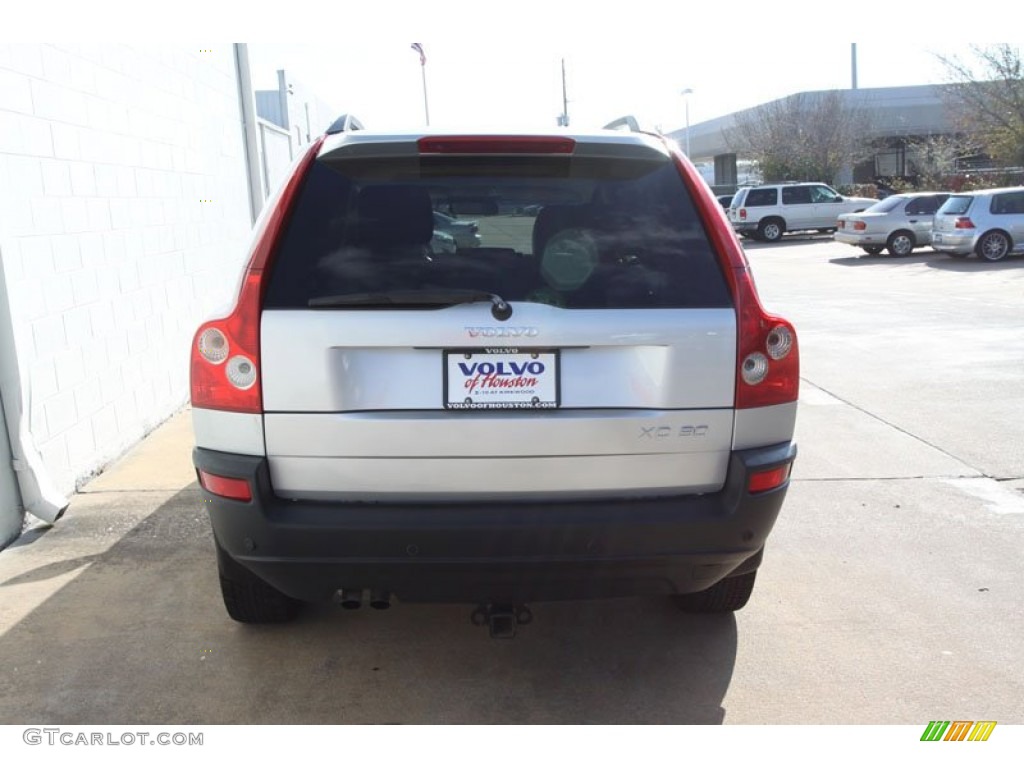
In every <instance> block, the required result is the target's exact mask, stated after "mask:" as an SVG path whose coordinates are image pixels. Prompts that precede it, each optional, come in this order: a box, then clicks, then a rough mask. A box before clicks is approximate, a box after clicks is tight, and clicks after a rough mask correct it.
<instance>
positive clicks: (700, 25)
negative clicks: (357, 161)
mask: <svg viewBox="0 0 1024 768" xmlns="http://www.w3.org/2000/svg"><path fill="white" fill-rule="evenodd" d="M1013 7H1015V6H1014V5H1013V3H1005V2H1000V0H974V2H972V3H970V4H969V5H964V3H963V2H962V0H928V2H927V3H926V4H925V5H923V6H922V5H920V4H913V3H911V4H894V3H863V2H851V1H850V0H845V2H844V1H842V0H772V2H765V0H727V1H722V0H708V1H707V2H700V1H699V0H691V1H690V2H687V1H686V0H588V1H584V0H302V2H283V0H175V3H174V4H173V6H154V5H152V4H145V3H139V2H138V0H90V2H89V3H79V2H73V1H72V0H51V2H49V3H7V4H6V5H5V10H4V14H3V20H4V23H3V25H2V26H0V37H6V38H8V39H23V40H43V41H46V40H57V39H70V38H74V39H76V40H79V41H81V42H97V41H100V40H130V41H132V42H135V43H154V44H155V43H157V42H161V41H167V40H170V41H176V42H179V43H180V42H182V41H183V40H190V41H194V42H195V43H196V44H199V45H200V46H201V45H202V44H204V43H215V42H219V43H220V44H224V43H226V42H228V41H240V42H248V44H249V52H250V61H251V65H252V69H253V73H254V79H255V85H256V87H258V88H276V86H277V81H276V75H275V73H276V71H277V70H278V69H285V70H288V71H289V72H290V74H291V75H292V77H294V78H296V79H298V80H300V81H302V82H304V83H305V84H306V85H307V86H309V87H311V88H312V89H313V90H314V91H315V92H316V93H317V95H318V96H319V97H320V98H321V99H323V100H324V101H326V102H327V103H328V104H330V105H331V106H332V107H333V108H335V109H336V110H338V112H339V113H341V112H351V113H352V114H355V115H356V116H357V117H359V118H360V119H361V120H362V121H363V122H364V123H366V124H367V126H368V127H371V128H387V127H414V126H417V125H421V124H422V122H423V117H424V113H423V88H422V80H421V68H420V64H419V56H418V54H417V53H416V52H415V51H413V50H412V49H411V47H410V46H411V44H412V43H414V42H418V43H421V44H422V45H423V46H424V49H425V50H426V54H427V66H426V75H427V95H428V98H429V104H430V116H431V123H432V124H433V125H434V126H463V127H481V128H515V127H541V128H544V127H552V126H554V125H555V120H556V117H557V115H558V114H559V113H560V112H561V111H562V83H561V60H562V59H563V58H564V60H565V64H566V76H567V86H568V96H569V116H570V119H571V121H572V125H573V126H576V127H595V126H600V125H603V124H604V123H607V122H609V121H611V120H613V119H615V118H617V117H620V116H622V115H624V114H632V115H635V116H637V117H638V118H640V119H641V121H642V122H643V123H644V124H645V125H647V126H649V127H659V128H661V129H662V130H665V131H670V130H674V129H678V128H681V127H683V125H684V124H685V114H686V109H685V106H686V105H685V100H684V98H683V96H681V95H680V92H681V91H682V90H683V89H686V88H690V89H693V93H692V94H691V95H690V97H689V106H690V122H691V124H696V123H699V122H701V121H703V120H708V119H711V118H714V117H718V116H721V115H723V114H728V113H730V112H733V111H736V110H738V109H743V108H745V107H750V106H754V105H756V104H760V103H763V102H765V101H770V100H772V99H775V98H779V97H782V96H786V95H788V94H791V93H797V92H800V91H807V90H820V89H830V88H847V87H849V86H850V80H851V71H850V70H851V67H850V40H851V38H854V39H856V38H860V39H861V40H865V39H869V40H870V39H873V40H875V41H876V42H859V43H858V60H859V84H860V86H861V87H863V88H869V87H882V86H895V85H921V84H926V83H938V82H943V81H945V79H946V78H945V70H944V69H943V67H942V66H941V65H940V63H939V61H938V59H937V57H936V54H937V53H942V54H947V55H948V54H956V53H961V54H964V55H966V54H968V53H969V51H968V44H967V43H957V42H953V41H951V40H950V39H949V35H956V34H958V33H960V31H961V29H966V30H967V31H968V32H970V31H972V30H974V29H980V28H981V27H978V26H977V25H972V23H971V21H972V19H984V21H985V25H984V31H992V30H995V31H996V32H999V31H1000V30H1001V29H1004V28H1008V29H1014V30H1015V28H1014V27H1013V25H1012V24H1009V25H1007V24H1003V25H1001V23H1000V20H1005V21H1006V22H1007V23H1009V22H1015V21H1016V20H1017V19H1019V16H1020V13H1019V12H1018V11H1012V10H1010V9H1011V8H1013ZM4 32H6V33H7V34H4ZM943 35H945V36H946V37H943ZM270 40H298V41H302V42H297V43H271V42H257V41H270ZM1017 45H1018V46H1020V45H1021V44H1020V43H1017Z"/></svg>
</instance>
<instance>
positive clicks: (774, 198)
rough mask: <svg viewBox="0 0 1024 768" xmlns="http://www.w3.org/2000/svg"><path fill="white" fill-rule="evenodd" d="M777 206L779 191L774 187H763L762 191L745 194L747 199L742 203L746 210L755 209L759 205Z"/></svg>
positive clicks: (757, 190) (753, 190)
mask: <svg viewBox="0 0 1024 768" xmlns="http://www.w3.org/2000/svg"><path fill="white" fill-rule="evenodd" d="M778 204H779V191H778V190H777V189H776V188H775V187H765V188H763V189H752V190H750V191H749V192H747V199H746V200H744V201H743V205H745V206H747V207H748V208H756V207H758V206H761V205H778Z"/></svg>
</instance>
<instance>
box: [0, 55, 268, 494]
mask: <svg viewBox="0 0 1024 768" xmlns="http://www.w3.org/2000/svg"><path fill="white" fill-rule="evenodd" d="M207 48H210V46H209V45H208V44H204V45H200V44H196V45H195V46H185V45H175V46H138V47H135V46H131V45H100V44H96V45H85V44H81V45H62V44H53V45H38V44H36V45H18V44H0V255H2V258H3V269H4V278H5V279H6V283H7V290H8V294H9V296H10V300H11V305H12V308H11V312H12V320H13V324H14V327H15V336H16V340H17V349H18V355H19V358H20V363H21V366H22V368H23V369H25V370H27V371H28V379H29V383H30V389H31V393H30V397H31V421H30V423H31V427H32V431H33V434H34V437H35V440H36V445H37V448H38V449H39V451H40V453H41V454H42V456H43V459H44V462H45V465H46V467H47V469H48V470H49V471H50V473H51V475H52V477H53V479H54V481H55V483H56V484H57V486H58V487H59V488H61V489H62V490H63V491H65V492H70V491H72V490H74V488H75V486H76V484H77V483H78V482H79V481H81V480H82V479H83V478H85V477H87V476H89V475H90V474H92V473H94V472H95V471H96V470H97V469H98V468H100V467H102V466H103V465H104V464H105V463H106V462H108V461H109V460H111V459H112V458H114V457H116V456H117V455H119V454H120V453H122V452H123V451H124V450H125V449H126V448H128V447H129V446H131V445H132V444H133V443H134V442H136V441H137V440H138V439H139V438H140V437H142V436H143V435H144V434H145V433H146V432H148V431H149V430H150V429H152V428H153V427H154V426H155V425H157V424H159V423H160V422H161V421H162V420H164V419H165V418H167V417H168V416H169V415H170V414H171V413H172V412H173V411H174V410H175V409H177V408H178V407H180V406H181V405H182V404H183V403H185V402H186V400H187V397H188V347H189V343H190V341H191V334H192V332H193V331H194V329H195V327H196V326H197V325H198V323H199V321H200V320H201V319H202V318H203V317H204V316H206V315H207V314H208V313H209V312H211V311H213V310H215V309H217V308H219V307H220V306H222V305H224V304H225V303H227V302H228V301H229V300H230V298H231V294H232V292H233V290H234V288H235V287H236V284H237V279H236V278H237V270H238V268H239V266H240V264H241V262H242V260H243V259H244V257H245V254H246V249H247V245H248V242H249V231H250V218H249V202H248V196H247V195H248V193H247V186H246V168H245V154H244V147H243V136H242V128H241V117H240V107H239V98H238V91H237V81H236V75H235V67H234V51H233V48H232V46H230V45H220V46H213V48H212V52H209V53H207V52H201V49H207Z"/></svg>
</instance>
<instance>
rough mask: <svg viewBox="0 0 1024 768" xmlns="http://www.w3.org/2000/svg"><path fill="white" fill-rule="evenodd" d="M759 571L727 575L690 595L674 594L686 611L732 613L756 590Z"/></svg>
mask: <svg viewBox="0 0 1024 768" xmlns="http://www.w3.org/2000/svg"><path fill="white" fill-rule="evenodd" d="M756 578H757V571H751V572H750V573H744V574H740V575H739V576H727V577H726V578H724V579H722V580H721V581H720V582H718V583H717V584H715V585H714V586H713V587H708V588H707V589H705V590H703V591H702V592H694V593H693V594H689V595H673V596H672V599H673V600H674V601H675V604H676V606H677V607H678V608H679V610H681V611H683V612H685V613H731V612H732V611H738V610H739V609H740V608H742V607H743V606H745V605H746V604H747V601H748V600H749V599H750V594H751V592H753V591H754V580H755V579H756Z"/></svg>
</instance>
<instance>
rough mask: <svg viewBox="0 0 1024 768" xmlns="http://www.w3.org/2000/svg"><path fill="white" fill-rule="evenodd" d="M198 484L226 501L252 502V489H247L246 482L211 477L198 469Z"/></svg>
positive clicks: (247, 483)
mask: <svg viewBox="0 0 1024 768" xmlns="http://www.w3.org/2000/svg"><path fill="white" fill-rule="evenodd" d="M199 483H200V484H201V485H202V486H203V488H205V489H206V490H207V491H209V492H210V493H212V494H214V495H215V496H223V497H224V498H226V499H235V500H237V501H252V489H251V488H250V487H249V481H248V480H240V479H238V478H237V477H221V476H220V475H211V474H210V473H209V472H204V471H203V470H201V469H200V470H199Z"/></svg>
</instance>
